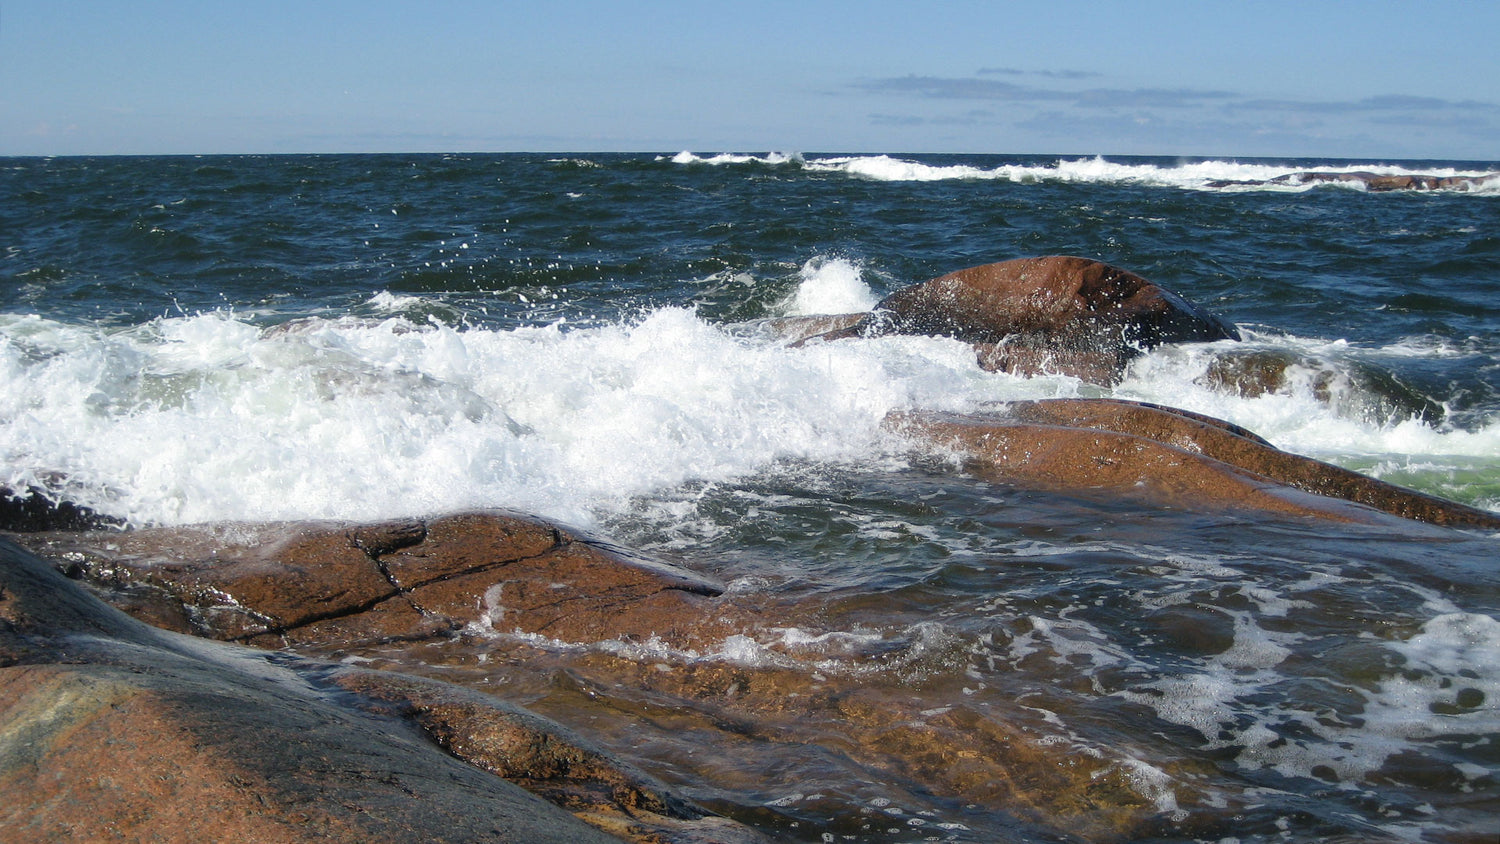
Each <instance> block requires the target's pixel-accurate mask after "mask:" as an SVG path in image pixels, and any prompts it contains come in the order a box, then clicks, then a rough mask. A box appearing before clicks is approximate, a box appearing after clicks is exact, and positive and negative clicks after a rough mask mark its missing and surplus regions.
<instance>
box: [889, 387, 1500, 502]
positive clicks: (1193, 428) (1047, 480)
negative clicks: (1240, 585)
mask: <svg viewBox="0 0 1500 844" xmlns="http://www.w3.org/2000/svg"><path fill="white" fill-rule="evenodd" d="M889 424H891V425H892V426H893V427H895V428H897V429H898V430H901V431H904V432H907V433H912V434H918V435H920V436H922V437H924V438H926V439H929V440H932V441H934V442H936V443H939V444H941V445H942V446H944V447H948V448H954V449H957V450H959V451H960V452H962V453H963V454H965V455H966V456H968V457H970V458H972V459H973V460H974V461H976V467H977V468H976V471H978V472H979V473H980V474H982V475H985V476H988V477H995V478H998V479H1002V480H1005V481H1007V482H1011V483H1016V484H1019V485H1022V486H1029V487H1042V488H1049V489H1056V490H1067V491H1083V492H1088V491H1108V492H1111V493H1114V494H1128V495H1131V496H1136V497H1140V496H1145V497H1148V498H1150V499H1153V500H1155V501H1157V502H1160V503H1167V504H1171V505H1175V506H1181V507H1185V508H1188V509H1195V510H1218V511H1221V512H1234V511H1244V510H1261V511H1269V512H1277V513H1283V514H1287V515H1296V516H1312V517H1318V518H1327V519H1334V520H1338V521H1351V522H1375V521H1379V520H1380V518H1379V516H1380V513H1385V514H1391V515H1395V516H1400V517H1401V518H1405V519H1413V520H1417V521H1422V522H1428V523H1430V524H1435V525H1443V526H1449V527H1462V528H1477V529H1483V530H1497V529H1500V514H1496V513H1491V512H1489V511H1487V510H1480V509H1477V508H1474V507H1469V506H1466V505H1463V504H1459V503H1457V502H1453V501H1448V500H1445V499H1442V498H1438V497H1436V496H1432V495H1427V494H1425V493H1421V492H1417V491H1415V490H1410V489H1406V488H1404V487H1399V486H1396V485H1394V484H1388V483H1385V482H1383V481H1379V480H1376V479H1374V478H1371V477H1368V476H1365V475H1361V474H1359V473H1358V472H1352V471H1349V470H1347V469H1343V468H1340V467H1338V466H1334V465H1332V464H1329V463H1324V462H1322V461H1318V460H1313V459H1311V458H1307V457H1302V456H1299V455H1295V454H1290V453H1288V452H1285V451H1281V450H1280V449H1277V448H1275V447H1273V446H1271V445H1270V444H1269V443H1267V442H1266V441H1265V440H1262V439H1260V438H1259V437H1256V436H1255V435H1253V434H1251V433H1250V432H1248V431H1246V430H1244V429H1243V428H1239V427H1237V426H1234V425H1230V424H1229V423H1227V422H1223V421H1220V420H1216V419H1213V418H1211V417H1205V416H1201V415H1198V414H1192V413H1188V412H1186V411H1180V410H1175V409H1172V408H1165V407H1159V406H1155V405H1149V404H1142V403H1136V402H1125V401H1115V400H1110V399H1052V400H1045V401H1035V402H1017V403H1015V404H1013V405H1010V406H1008V407H1007V408H1006V410H1005V411H1003V412H999V413H992V414H968V415H961V414H944V413H905V414H898V415H895V416H893V417H892V418H891V419H890V421H889ZM1351 504H1352V505H1358V506H1350V505H1351ZM1377 511H1378V512H1377Z"/></svg>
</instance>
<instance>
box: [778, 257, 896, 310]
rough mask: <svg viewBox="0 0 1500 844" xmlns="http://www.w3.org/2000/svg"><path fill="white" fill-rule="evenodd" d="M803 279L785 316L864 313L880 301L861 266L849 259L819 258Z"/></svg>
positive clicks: (806, 267)
mask: <svg viewBox="0 0 1500 844" xmlns="http://www.w3.org/2000/svg"><path fill="white" fill-rule="evenodd" d="M801 276H802V280H801V282H799V283H798V285H797V288H796V290H794V291H793V293H792V296H791V298H790V299H789V300H788V301H787V302H786V304H785V305H784V315H785V316H817V315H820V314H852V313H860V312H863V311H868V310H870V309H871V308H873V307H875V304H876V303H877V302H879V301H880V299H879V297H878V296H876V295H875V291H873V290H871V289H870V285H868V284H866V283H865V281H864V278H863V277H862V276H863V271H862V270H861V269H860V267H859V265H857V264H855V263H854V262H853V261H850V260H848V259H846V258H833V259H817V258H815V259H813V260H811V261H808V262H807V263H806V264H803V265H802V273H801Z"/></svg>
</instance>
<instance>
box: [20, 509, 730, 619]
mask: <svg viewBox="0 0 1500 844" xmlns="http://www.w3.org/2000/svg"><path fill="white" fill-rule="evenodd" d="M27 541H28V544H30V545H31V547H32V548H33V549H34V550H36V551H38V552H39V553H45V554H47V555H48V556H50V557H52V558H55V559H60V560H65V561H67V562H66V567H67V569H68V570H69V572H70V573H71V574H72V575H74V576H75V577H77V578H79V579H83V580H86V581H88V582H90V583H92V584H95V585H96V586H98V587H99V588H101V589H105V590H108V591H109V592H110V594H111V598H112V600H114V599H122V600H120V602H121V603H122V604H124V605H127V606H131V607H133V608H135V609H137V610H139V611H140V614H141V615H142V616H144V617H150V618H152V619H153V620H160V621H163V622H165V623H167V624H169V625H170V626H172V627H173V628H174V629H178V630H182V631H184V632H195V633H198V634H200V635H206V636H211V637H213V638H218V639H227V640H235V641H244V642H249V643H252V644H258V645H264V646H268V647H275V646H279V645H281V644H286V643H293V644H295V643H299V642H307V643H318V644H321V645H329V644H337V643H346V644H349V643H354V642H360V641H383V640H392V639H401V638H425V637H430V636H434V635H446V634H449V633H451V632H452V631H454V630H457V629H459V628H461V627H463V626H465V625H469V624H477V625H478V626H479V627H480V628H494V629H499V630H502V631H504V632H512V631H520V632H524V633H540V634H543V635H546V636H551V637H555V638H562V639H568V640H582V641H595V640H598V639H601V638H614V637H617V636H637V637H642V638H644V637H648V636H650V635H652V634H653V633H662V634H665V633H668V632H669V631H672V630H675V629H677V628H679V627H683V626H685V625H691V624H694V623H697V622H699V621H700V620H701V617H702V615H703V613H702V612H701V606H700V605H701V603H702V602H703V601H704V600H706V599H707V598H708V597H710V596H713V595H717V594H719V592H720V591H722V590H721V588H720V587H719V586H718V584H717V583H715V582H714V581H713V580H711V579H709V578H705V577H702V576H700V575H696V574H693V573H691V572H688V571H686V570H683V569H679V568H675V567H672V566H668V565H665V564H661V563H657V562H654V561H651V560H646V559H642V558H639V557H634V556H631V555H629V554H627V553H626V552H624V551H622V550H620V549H617V548H612V547H609V546H606V545H603V544H602V543H599V542H597V541H590V540H585V539H582V538H579V537H577V536H575V535H573V534H571V533H568V532H565V531H563V530H561V529H560V528H558V527H556V526H554V525H551V524H548V523H546V522H543V521H540V520H537V519H533V518H529V517H525V516H519V515H516V514H512V513H504V512H498V511H485V512H476V513H463V514H457V515H453V516H447V517H444V518H439V519H434V520H430V521H409V520H408V521H398V522H387V523H381V524H374V525H349V524H342V523H327V522H324V523H319V522H309V523H296V524H267V525H256V526H246V525H233V526H215V527H195V528H174V529H159V530H156V529H153V530H140V531H128V532H122V533H115V532H110V533H102V534H101V533H87V534H71V533H66V534H46V535H34V536H31V537H28V538H27Z"/></svg>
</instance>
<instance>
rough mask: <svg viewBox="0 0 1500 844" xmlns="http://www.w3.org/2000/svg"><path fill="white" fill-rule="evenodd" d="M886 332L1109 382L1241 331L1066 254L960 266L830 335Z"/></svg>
mask: <svg viewBox="0 0 1500 844" xmlns="http://www.w3.org/2000/svg"><path fill="white" fill-rule="evenodd" d="M882 334H923V335H932V336H940V337H953V338H956V339H959V340H963V341H966V342H969V343H972V344H974V345H975V348H976V349H977V350H978V352H979V355H980V364H981V365H982V366H984V367H985V368H986V369H989V370H992V371H1005V372H1014V373H1016V374H1021V375H1034V374H1041V373H1058V374H1064V375H1074V376H1076V377H1079V378H1082V379H1084V380H1087V381H1091V382H1095V383H1102V384H1112V383H1114V382H1115V381H1117V380H1118V379H1119V376H1120V373H1121V371H1122V370H1123V369H1124V367H1125V364H1126V363H1127V362H1128V361H1129V360H1130V358H1131V357H1133V356H1135V355H1137V354H1139V353H1140V352H1141V351H1142V350H1144V349H1149V348H1151V347H1153V346H1157V345H1160V344H1163V343H1186V342H1207V341H1214V340H1229V339H1233V340H1237V339H1239V333H1238V332H1237V331H1236V330H1235V328H1234V326H1232V325H1230V324H1229V323H1227V322H1225V321H1224V320H1221V319H1219V318H1218V317H1216V316H1214V315H1213V314H1210V313H1208V312H1207V311H1205V310H1203V309H1202V308H1200V307H1198V306H1197V305H1194V304H1192V303H1191V302H1188V301H1187V300H1186V299H1183V298H1182V297H1181V296H1178V295H1177V294H1175V293H1172V292H1171V291H1168V290H1166V289H1165V288H1162V287H1160V286H1159V285H1156V284H1154V283H1152V282H1150V281H1147V280H1146V279H1144V278H1142V277H1140V276H1138V275H1136V274H1135V273H1132V272H1128V271H1126V270H1122V269H1120V268H1118V267H1114V266H1111V265H1109V264H1105V263H1102V262H1100V261H1094V260H1090V259H1088V258H1075V257H1069V256H1056V255H1054V256H1048V257H1042V258H1019V259H1016V260H1012V261H1001V262H999V263H994V264H985V265H983V266H978V267H970V268H969V269H965V270H959V271H957V272H953V273H949V274H947V275H944V276H939V277H938V278H935V279H933V280H931V281H929V282H926V283H924V284H918V285H915V286H912V287H907V288H904V289H902V290H898V291H896V292H895V293H892V294H891V295H890V296H887V297H886V298H885V299H884V300H882V301H881V302H880V303H879V304H878V305H876V306H875V309H874V310H872V311H871V312H870V313H869V314H868V315H866V316H865V317H864V318H863V319H861V320H860V321H859V322H858V323H857V324H856V325H854V326H853V327H851V328H848V329H844V330H842V331H834V332H831V333H829V334H825V335H823V336H824V337H825V338H826V339H837V338H839V337H848V336H856V335H862V336H877V335H882Z"/></svg>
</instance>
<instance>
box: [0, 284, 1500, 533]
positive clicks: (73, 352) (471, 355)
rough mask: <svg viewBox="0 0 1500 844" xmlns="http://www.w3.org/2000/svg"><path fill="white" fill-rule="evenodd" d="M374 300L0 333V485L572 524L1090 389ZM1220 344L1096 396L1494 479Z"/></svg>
mask: <svg viewBox="0 0 1500 844" xmlns="http://www.w3.org/2000/svg"><path fill="white" fill-rule="evenodd" d="M803 276H804V278H803V281H802V287H803V288H805V290H804V291H803V292H804V293H805V294H806V295H807V296H809V297H813V298H816V297H817V296H821V295H825V294H826V295H828V296H830V297H831V298H832V299H833V300H836V304H837V305H838V306H839V307H847V306H853V305H861V304H864V303H865V302H867V301H868V299H869V298H870V294H869V292H868V290H867V289H866V288H865V287H864V286H863V283H862V282H861V281H860V280H859V274H858V268H857V267H856V266H855V265H853V264H851V263H849V262H847V261H839V260H834V261H825V262H814V263H810V264H809V265H808V266H807V267H805V268H804V270H803ZM825 288H826V289H825ZM820 290H822V293H819V292H818V291H820ZM830 290H831V292H830ZM797 299H798V297H797V296H794V297H793V300H792V301H793V302H795V301H797ZM374 300H375V301H373V302H372V304H373V305H376V306H377V307H375V308H373V309H372V310H375V311H377V313H375V314H372V315H371V316H368V317H353V316H345V317H341V318H338V319H327V318H320V317H310V318H307V319H304V320H300V321H298V322H296V323H293V324H286V325H280V326H273V327H270V328H264V327H260V326H256V325H254V324H251V323H249V322H247V321H245V320H244V319H243V318H242V317H239V316H236V315H234V314H231V313H228V312H214V313H207V314H200V315H195V316H184V317H171V318H159V319H157V320H153V321H152V322H150V323H147V324H144V325H141V326H136V327H134V328H131V329H129V330H106V329H103V328H99V327H97V326H78V325H71V324H67V323H61V322H56V321H52V320H48V319H45V318H41V317H34V316H31V317H18V316H4V317H0V465H3V466H4V467H6V471H7V474H6V475H5V476H4V477H0V484H3V485H6V486H9V487H10V488H12V489H25V488H28V487H37V486H39V487H43V488H46V487H47V486H48V485H49V484H51V483H55V482H56V479H59V478H64V479H66V482H67V484H68V490H69V494H70V496H71V497H72V499H73V500H74V501H75V503H78V504H81V505H84V506H87V507H90V508H93V509H95V510H97V511H98V512H100V513H103V514H105V515H109V516H114V517H118V518H121V519H125V520H127V521H130V522H132V523H138V524H144V523H160V524H182V523H190V522H204V521H220V520H268V519H282V518H310V517H317V518H348V519H371V518H382V517H390V516H400V515H411V514H412V513H413V512H421V513H431V512H442V511H452V510H455V509H461V508H465V507H474V506H506V507H514V508H517V509H523V510H527V511H530V512H534V513H537V514H539V515H543V516H547V517H552V518H557V519H561V520H564V521H570V522H574V523H577V524H580V525H582V526H585V527H588V526H590V525H592V524H594V523H595V522H596V520H597V519H598V518H599V517H600V515H601V513H608V512H614V511H618V510H620V509H621V508H623V507H625V506H627V502H628V501H630V500H631V499H632V497H635V496H641V495H650V494H656V493H660V492H662V491H664V490H668V489H671V488H674V487H676V486H678V485H681V484H683V483H686V482H689V481H708V482H714V481H723V480H730V479H734V478H738V477H744V476H747V475H750V474H753V473H757V472H761V471H764V470H765V469H766V468H767V467H769V466H772V465H774V464H776V463H778V462H779V461H786V460H810V461H831V462H840V461H852V462H856V463H862V464H868V462H869V461H870V460H872V459H878V458H879V457H880V456H881V455H889V454H900V453H902V452H903V451H904V449H903V447H902V446H901V445H900V443H899V442H896V441H893V440H892V438H891V437H892V435H890V434H888V433H885V432H884V431H883V430H882V427H881V422H882V420H883V419H884V418H885V416H886V414H888V413H890V412H892V411H898V410H906V409H913V408H922V409H932V410H951V411H965V410H972V409H974V408H976V407H982V406H987V405H994V404H1003V403H1006V402H1010V401H1018V400H1027V399H1038V398H1055V397H1073V396H1078V395H1082V394H1098V393H1099V392H1100V389H1099V388H1092V387H1090V386H1089V385H1085V384H1083V383H1081V382H1079V381H1077V380H1076V379H1073V378H1068V377H1061V376H1059V377H1039V378H1019V377H1015V376H1011V375H1007V374H1004V373H992V372H986V371H983V370H981V369H980V368H979V367H978V366H977V364H976V361H975V356H974V353H973V351H972V349H971V348H970V347H969V346H968V345H966V344H964V343H960V342H958V341H955V340H950V339H944V338H935V337H908V336H891V337H880V338H868V339H861V338H856V339H852V340H849V341H843V342H833V343H815V344H813V345H810V346H806V347H803V348H788V347H785V346H783V345H781V344H780V343H779V342H776V341H772V340H769V339H765V338H757V337H753V336H745V335H742V334H740V333H737V332H734V331H732V330H729V329H726V328H724V327H720V326H716V325H714V324H711V323H709V322H707V321H706V320H704V319H703V318H701V317H700V316H698V315H697V314H695V313H693V312H692V311H690V310H687V309H680V308H668V309H661V310H657V311H652V312H649V313H647V314H646V315H644V316H643V317H640V318H638V319H635V320H630V321H622V322H616V323H610V324H606V325H603V326H597V327H588V328H570V329H569V330H564V326H560V325H552V326H546V327H540V328H538V327H526V328H516V329H509V330H502V329H492V328H463V327H454V326H453V325H450V324H448V323H445V322H443V321H441V320H437V319H431V318H427V319H423V318H422V317H421V315H420V314H418V315H416V316H415V317H413V316H412V315H410V314H409V313H407V314H403V313H399V311H401V310H402V309H403V308H407V307H409V305H410V304H411V303H409V302H405V301H402V300H401V299H400V298H397V297H389V298H388V297H382V296H378V295H377V296H375V297H374ZM379 306H385V307H379ZM388 309H395V310H396V311H398V313H397V314H394V315H383V314H381V313H379V311H382V310H388ZM1221 345H1223V344H1200V345H1195V346H1185V347H1176V348H1170V347H1169V348H1164V349H1160V350H1157V351H1155V352H1153V353H1152V354H1149V355H1147V356H1145V357H1144V358H1142V359H1141V360H1139V361H1138V362H1137V364H1136V365H1135V366H1133V367H1132V369H1131V371H1130V373H1129V375H1128V377H1127V378H1126V380H1125V382H1123V383H1122V384H1121V385H1120V386H1119V388H1118V389H1117V390H1115V391H1114V395H1116V396H1119V397H1124V398H1135V399H1141V400H1145V401H1151V402H1157V403H1163V404H1170V405H1173V406H1179V407H1184V408H1185V409H1189V410H1195V411H1199V412H1203V413H1208V414H1210V415H1213V416H1217V417H1220V418H1224V419H1227V420H1229V421H1232V422H1234V423H1236V424H1240V425H1243V426H1245V427H1247V428H1250V429H1251V430H1254V431H1257V432H1258V433H1261V434H1262V435H1264V436H1266V437H1267V438H1268V439H1270V440H1271V441H1272V442H1275V443H1276V444H1277V445H1279V446H1281V447H1283V448H1288V449H1289V450H1293V451H1298V452H1301V453H1305V454H1310V455H1312V456H1318V457H1323V458H1324V459H1332V460H1334V461H1335V462H1345V463H1353V464H1357V465H1360V466H1364V467H1379V466H1387V467H1391V466H1393V464H1395V468H1393V469H1390V471H1399V466H1400V465H1411V466H1414V465H1418V464H1420V465H1427V464H1433V465H1436V466H1438V467H1448V469H1449V470H1451V472H1458V473H1460V474H1462V473H1468V474H1469V475H1473V476H1478V477H1479V478H1480V480H1481V482H1482V483H1490V482H1491V479H1492V478H1493V476H1494V475H1495V474H1496V473H1500V465H1496V464H1497V463H1500V461H1496V459H1495V455H1496V454H1500V421H1491V422H1489V423H1486V424H1482V425H1480V426H1478V427H1477V428H1472V429H1470V430H1449V429H1444V428H1442V427H1440V426H1438V425H1435V424H1432V423H1430V422H1426V421H1423V420H1420V419H1416V418H1405V419H1390V418H1376V417H1372V416H1371V415H1369V414H1367V413H1362V412H1360V410H1359V408H1358V406H1357V402H1358V400H1360V399H1361V397H1360V396H1359V395H1358V391H1357V390H1354V389H1353V388H1351V392H1350V394H1349V396H1348V397H1346V398H1347V400H1344V399H1340V398H1339V397H1338V394H1336V395H1335V396H1334V398H1333V399H1332V400H1330V398H1329V396H1328V395H1327V394H1326V393H1327V391H1326V390H1324V391H1323V393H1320V392H1319V389H1317V388H1316V386H1315V385H1314V384H1313V383H1312V381H1311V380H1308V381H1307V382H1306V383H1304V384H1301V385H1300V386H1298V385H1296V384H1294V386H1293V387H1291V388H1289V389H1286V390H1282V391H1278V392H1273V393H1268V394H1265V395H1257V396H1244V395H1237V394H1235V393H1233V392H1229V391H1225V390H1222V389H1214V388H1213V387H1212V386H1211V385H1207V384H1205V382H1204V379H1203V377H1202V376H1203V373H1204V371H1205V370H1206V368H1207V367H1208V366H1209V365H1210V362H1211V360H1212V355H1213V354H1214V353H1215V351H1216V350H1218V351H1222V349H1219V346H1221ZM1298 383H1300V382H1298ZM1335 393H1336V391H1335ZM1426 474H1427V475H1429V476H1433V477H1434V478H1437V476H1436V475H1434V474H1433V472H1431V471H1428V472H1427V473H1426ZM1434 482H1442V481H1441V479H1440V478H1438V479H1437V480H1435V481H1434Z"/></svg>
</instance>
